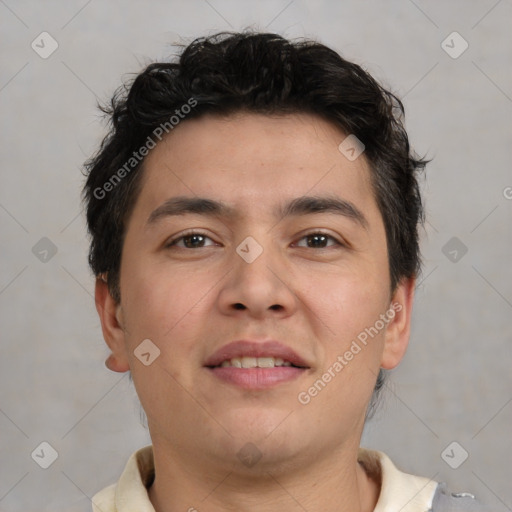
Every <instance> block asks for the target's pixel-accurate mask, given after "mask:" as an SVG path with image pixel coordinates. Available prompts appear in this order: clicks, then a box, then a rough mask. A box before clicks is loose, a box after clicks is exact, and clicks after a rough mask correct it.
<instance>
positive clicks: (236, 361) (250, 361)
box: [220, 356, 292, 368]
mask: <svg viewBox="0 0 512 512" xmlns="http://www.w3.org/2000/svg"><path fill="white" fill-rule="evenodd" d="M291 365H292V363H290V361H285V360H284V359H281V358H280V357H249V356H243V357H234V358H233V359H229V360H226V361H222V363H221V364H220V366H221V367H222V368H226V367H228V366H233V367H235V368H274V367H275V366H291Z"/></svg>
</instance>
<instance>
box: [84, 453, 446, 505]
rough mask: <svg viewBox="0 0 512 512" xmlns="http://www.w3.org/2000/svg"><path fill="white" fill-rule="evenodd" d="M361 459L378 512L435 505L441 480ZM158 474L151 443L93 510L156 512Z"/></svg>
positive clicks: (372, 456) (377, 457) (379, 459)
mask: <svg viewBox="0 0 512 512" xmlns="http://www.w3.org/2000/svg"><path fill="white" fill-rule="evenodd" d="M358 460H359V462H360V463H361V464H362V465H363V467H364V468H365V471H366V472H367V473H369V474H370V475H371V476H372V477H373V478H375V479H376V481H377V482H380V483H381V491H380V495H379V500H378V502H377V505H376V507H375V509H374V512H396V511H397V510H400V512H427V511H428V510H430V508H431V507H432V500H433V497H434V494H435V491H436V488H437V485H438V484H437V482H435V481H433V480H430V479H428V478H424V477H420V476H414V475H409V474H407V473H403V472H402V471H400V470H399V469H397V468H396V466H395V465H394V464H393V463H392V462H391V460H390V459H389V457H388V456H387V455H386V454H384V453H382V452H378V451H372V450H366V449H364V448H360V449H359V455H358ZM154 476H155V466H154V460H153V447H152V445H149V446H145V447H144V448H141V449H140V450H137V451H136V452H135V453H133V454H132V455H131V456H130V458H129V459H128V462H127V463H126V467H125V469H124V471H123V473H122V474H121V477H120V478H119V481H118V482H117V484H113V485H110V486H109V487H106V488H105V489H103V490H102V491H100V492H99V493H97V494H96V495H95V496H94V497H93V498H92V501H93V512H155V509H154V508H153V505H152V504H151V501H150V500H149V496H148V489H149V487H150V486H151V484H152V483H153V480H154Z"/></svg>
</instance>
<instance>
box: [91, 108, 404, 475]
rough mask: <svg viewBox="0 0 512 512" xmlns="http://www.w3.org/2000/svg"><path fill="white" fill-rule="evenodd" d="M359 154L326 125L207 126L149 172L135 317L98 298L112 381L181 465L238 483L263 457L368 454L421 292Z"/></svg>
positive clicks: (255, 120)
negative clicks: (370, 429)
mask: <svg viewBox="0 0 512 512" xmlns="http://www.w3.org/2000/svg"><path fill="white" fill-rule="evenodd" d="M345 137H346V135H345V134H343V133H342V132H341V131H339V130H338V129H337V128H336V127H334V126H333V125H331V124H330V123H328V122H326V121H324V120H321V119H319V118H317V117H315V116H310V115H299V114H296V115H286V116H282V117H269V116H263V115H257V114H238V115H233V116H230V117H228V118H218V117H202V118H200V119H197V120H187V121H184V122H182V123H181V124H180V125H179V126H178V127H177V128H176V129H175V130H174V131H173V132H171V133H170V134H169V135H168V136H167V138H166V139H164V140H163V141H162V142H161V143H159V144H158V145H157V147H156V148H155V149H153V150H152V151H151V152H150V154H149V155H148V156H147V157H146V160H145V165H144V176H143V179H142V186H141V191H140V194H139V196H138V198H137V201H136V204H135V207H134V210H133V213H132V214H131V216H130V219H129V222H128V224H127V229H126V238H125V241H124V246H123V253H122V262H121V272H120V288H121V303H120V304H119V305H115V304H114V303H113V301H112V300H111V298H110V297H109V296H108V294H105V291H104V290H105V285H104V284H101V283H100V282H98V289H97V297H98V298H99V301H100V302H101V301H103V304H104V306H105V307H104V308H103V310H102V311H103V313H102V325H103V330H104V335H105V338H106V340H107V342H108V344H109V346H110V348H111V350H112V356H111V357H110V366H111V368H112V369H114V370H116V371H127V370H128V369H130V370H131V372H132V375H133V380H134V384H135V386H136V390H137V393H138V395H139V398H140V400H141V403H142V405H143V407H144V410H145V412H146V414H147V417H148V426H149V429H150V432H151V436H152V440H153V444H154V445H159V446H161V447H163V446H165V449H166V450H167V451H168V452H170V453H173V456H174V457H182V458H183V460H187V459H188V460H190V457H194V459H193V460H195V461H196V463H205V464H207V463H213V461H215V464H217V465H219V464H220V465H222V464H224V465H225V466H226V467H231V466H232V464H233V463H234V462H235V463H239V462H240V461H239V458H238V457H237V453H239V451H240V450H241V449H242V448H243V447H244V445H246V443H252V444H253V445H255V446H256V447H257V449H256V448H254V447H252V445H249V448H248V447H247V446H246V447H245V448H244V450H246V451H247V450H249V452H250V451H251V450H253V451H254V452H256V453H262V454H263V458H262V459H261V463H259V464H258V465H257V466H258V467H260V468H262V469H264V468H265V464H270V465H272V467H274V468H275V467H276V464H279V463H280V462H282V461H284V460H300V459H302V460H311V457H318V456H319V455H320V454H322V453H325V454H326V453H335V452H336V451H338V450H342V449H343V448H344V447H345V448H346V447H347V446H352V445H353V446H358V443H359V437H360V435H361V430H362V426H363V422H364V416H365V411H366V407H367V404H368V401H369V399H370V397H371V394H372V390H373V387H374V384H375V379H376V376H377V374H378V371H379V368H380V367H385V368H392V367H393V366H395V365H396V364H398V362H399V360H400V358H401V357H402V354H403V351H404V350H405V346H406V344H407V338H408V325H409V316H410V306H411V301H412V291H411V290H412V287H411V283H410V282H404V283H402V284H400V285H399V286H398V288H397V290H396V291H395V293H394V295H391V293H390V279H389V270H388V257H387V246H386V235H385V230H384V224H383V220H382V217H381V215H380V212H379V210H378V207H377V205H376V202H375V199H374V195H373V191H372V186H371V183H370V171H369V167H368V164H367V162H366V160H365V158H364V153H363V154H362V155H361V156H360V157H358V158H357V159H355V160H353V161H351V160H349V159H348V158H346V157H345V156H344V155H343V154H342V153H341V152H340V150H339V149H338V146H339V144H340V143H341V142H342V141H343V139H344V138H345ZM178 198H179V199H178ZM109 311H110V312H111V313H112V314H111V315H110V317H109V316H108V312H109ZM143 340H150V342H148V341H145V342H144V343H145V345H144V344H143V345H140V344H141V342H143ZM141 353H143V354H145V355H144V356H142V357H141V359H143V361H144V362H145V363H146V364H143V362H141V360H140V359H139V357H140V356H141ZM137 354H138V355H139V357H137ZM240 366H242V367H241V368H240ZM254 366H257V367H254ZM242 453H245V452H243V451H242ZM186 458H187V459H186ZM255 467H256V466H255Z"/></svg>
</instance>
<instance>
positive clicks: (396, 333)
mask: <svg viewBox="0 0 512 512" xmlns="http://www.w3.org/2000/svg"><path fill="white" fill-rule="evenodd" d="M415 283H416V280H415V279H414V278H404V279H403V280H402V281H400V283H399V284H398V286H397V288H396V290H395V293H394V294H393V297H392V300H391V303H390V306H389V310H388V312H387V316H388V317H389V318H391V319H390V321H389V323H388V325H387V327H386V334H385V339H384V350H383V353H382V358H381V367H382V368H384V369H385V370H391V369H393V368H395V367H396V366H397V365H398V364H399V363H400V361H401V360H402V358H403V356H404V354H405V351H406V350H407V345H408V344H409V335H410V331H411V315H412V305H413V301H414V286H415Z"/></svg>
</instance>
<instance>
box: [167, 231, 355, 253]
mask: <svg viewBox="0 0 512 512" xmlns="http://www.w3.org/2000/svg"><path fill="white" fill-rule="evenodd" d="M196 235H199V236H202V237H205V238H209V239H210V240H212V238H211V237H210V236H208V235H207V234H206V233H203V232H201V231H189V232H186V233H184V234H182V235H180V236H179V237H177V238H174V239H173V240H170V241H169V242H168V243H167V244H166V245H165V248H166V249H169V248H171V247H173V246H176V245H177V243H178V242H180V241H182V240H184V239H185V238H188V237H192V236H196ZM314 235H322V236H325V237H327V238H329V239H331V240H332V241H334V245H331V246H328V247H320V249H328V248H329V247H334V246H336V245H337V246H340V247H346V244H344V243H342V242H341V241H339V240H338V239H337V238H335V237H334V236H332V235H330V234H328V233H325V232H323V231H312V232H310V233H306V234H304V235H302V236H301V237H300V239H299V240H303V239H304V238H308V237H312V236H314ZM212 241H213V240H212ZM208 247H210V246H208ZM203 248H204V247H197V248H196V249H203ZM305 248H306V249H312V247H305ZM180 249H190V250H194V249H193V248H192V249H191V248H189V247H180Z"/></svg>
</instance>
